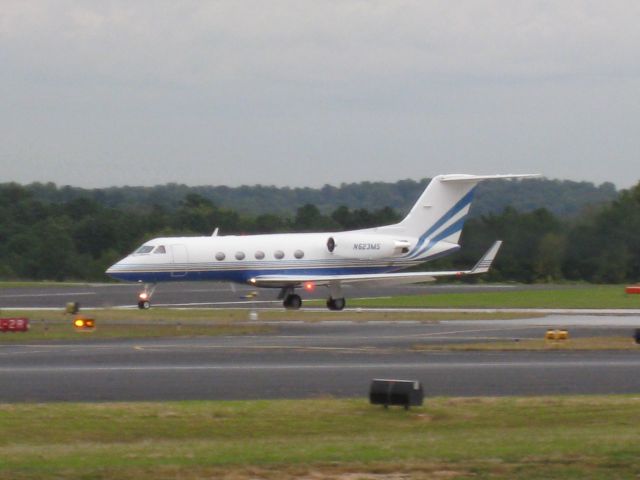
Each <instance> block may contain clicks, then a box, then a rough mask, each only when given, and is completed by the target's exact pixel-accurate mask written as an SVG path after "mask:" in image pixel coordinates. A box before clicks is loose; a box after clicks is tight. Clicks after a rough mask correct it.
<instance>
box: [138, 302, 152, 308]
mask: <svg viewBox="0 0 640 480" xmlns="http://www.w3.org/2000/svg"><path fill="white" fill-rule="evenodd" d="M138 308H139V309H140V310H149V309H150V308H151V302H149V300H140V301H139V302H138Z"/></svg>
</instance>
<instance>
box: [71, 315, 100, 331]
mask: <svg viewBox="0 0 640 480" xmlns="http://www.w3.org/2000/svg"><path fill="white" fill-rule="evenodd" d="M73 327H74V328H75V329H76V331H77V332H92V331H93V330H95V328H96V321H95V320H94V319H93V318H86V317H76V318H74V319H73Z"/></svg>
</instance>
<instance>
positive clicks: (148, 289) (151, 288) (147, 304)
mask: <svg viewBox="0 0 640 480" xmlns="http://www.w3.org/2000/svg"><path fill="white" fill-rule="evenodd" d="M155 290H156V284H155V283H153V284H151V285H149V284H146V285H145V286H144V290H142V292H140V293H139V294H138V308H139V309H140V310H148V309H149V308H151V297H152V296H153V292H155Z"/></svg>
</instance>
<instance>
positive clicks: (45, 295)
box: [0, 292, 97, 298]
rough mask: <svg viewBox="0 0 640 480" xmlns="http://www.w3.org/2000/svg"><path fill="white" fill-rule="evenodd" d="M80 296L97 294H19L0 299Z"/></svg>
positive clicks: (4, 296)
mask: <svg viewBox="0 0 640 480" xmlns="http://www.w3.org/2000/svg"><path fill="white" fill-rule="evenodd" d="M79 295H97V293H96V292H65V293H18V294H16V295H0V298H18V297H70V296H74V297H77V296H79Z"/></svg>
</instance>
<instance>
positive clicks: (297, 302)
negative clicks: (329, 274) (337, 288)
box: [278, 287, 347, 310]
mask: <svg viewBox="0 0 640 480" xmlns="http://www.w3.org/2000/svg"><path fill="white" fill-rule="evenodd" d="M278 298H279V299H280V300H282V305H283V306H284V308H286V309H287V310H299V309H300V307H301V306H302V298H300V295H298V294H296V293H294V289H293V287H285V288H283V289H282V290H280V295H278ZM346 304H347V302H346V301H345V299H344V297H339V298H334V297H329V298H328V299H327V308H328V309H329V310H343V309H344V307H345V305H346Z"/></svg>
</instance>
